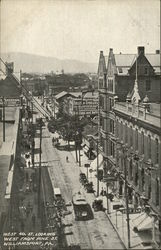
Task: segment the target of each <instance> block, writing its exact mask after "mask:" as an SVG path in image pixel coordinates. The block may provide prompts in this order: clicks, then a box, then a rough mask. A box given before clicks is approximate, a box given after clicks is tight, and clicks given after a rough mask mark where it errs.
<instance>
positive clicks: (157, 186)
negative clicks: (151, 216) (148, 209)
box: [155, 178, 159, 206]
mask: <svg viewBox="0 0 161 250" xmlns="http://www.w3.org/2000/svg"><path fill="white" fill-rule="evenodd" d="M155 183H156V206H159V178H157V179H156V182H155Z"/></svg>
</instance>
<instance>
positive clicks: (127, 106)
mask: <svg viewBox="0 0 161 250" xmlns="http://www.w3.org/2000/svg"><path fill="white" fill-rule="evenodd" d="M113 109H114V111H119V112H121V113H124V114H127V115H129V116H131V117H134V118H137V119H139V120H141V121H144V122H147V123H150V124H152V125H155V126H157V127H160V105H159V104H156V103H151V104H150V111H149V112H148V111H147V109H146V108H145V106H143V105H138V106H136V105H133V104H131V103H126V102H116V103H115V105H114V108H113Z"/></svg>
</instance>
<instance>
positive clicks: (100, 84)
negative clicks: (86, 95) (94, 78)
mask: <svg viewBox="0 0 161 250" xmlns="http://www.w3.org/2000/svg"><path fill="white" fill-rule="evenodd" d="M99 88H100V89H101V88H103V79H102V78H101V79H99Z"/></svg>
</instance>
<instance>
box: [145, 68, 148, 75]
mask: <svg viewBox="0 0 161 250" xmlns="http://www.w3.org/2000/svg"><path fill="white" fill-rule="evenodd" d="M144 74H145V75H147V74H148V68H146V67H145V68H144Z"/></svg>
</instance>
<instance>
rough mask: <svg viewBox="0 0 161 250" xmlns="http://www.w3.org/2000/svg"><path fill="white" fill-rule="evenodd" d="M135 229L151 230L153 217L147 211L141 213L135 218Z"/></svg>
mask: <svg viewBox="0 0 161 250" xmlns="http://www.w3.org/2000/svg"><path fill="white" fill-rule="evenodd" d="M132 222H133V224H134V229H136V230H137V231H139V232H140V231H144V230H150V229H152V227H153V219H152V218H151V217H150V216H148V215H147V214H146V213H142V214H140V215H139V216H138V217H137V218H135V219H133V221H132Z"/></svg>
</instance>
